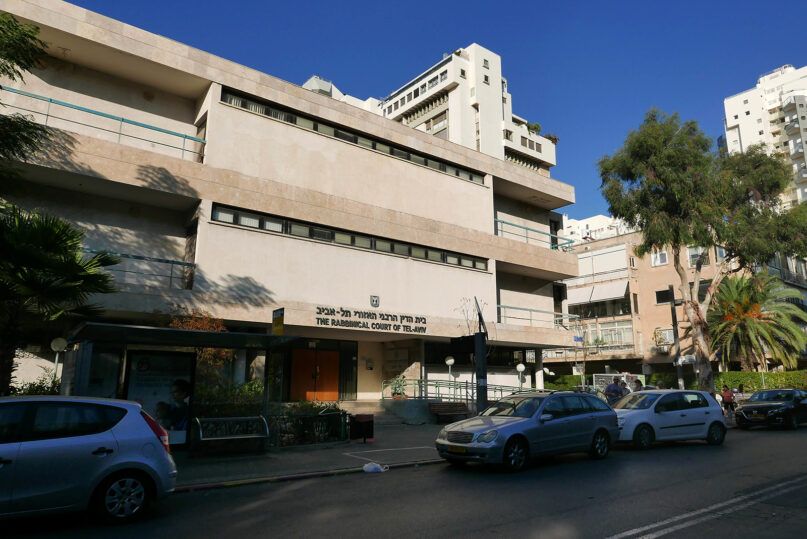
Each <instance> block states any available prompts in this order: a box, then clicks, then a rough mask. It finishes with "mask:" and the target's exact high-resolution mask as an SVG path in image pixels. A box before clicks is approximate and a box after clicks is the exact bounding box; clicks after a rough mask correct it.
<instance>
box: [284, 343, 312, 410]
mask: <svg viewBox="0 0 807 539" xmlns="http://www.w3.org/2000/svg"><path fill="white" fill-rule="evenodd" d="M315 376H316V354H315V352H314V350H293V351H292V353H291V388H290V390H289V400H292V401H310V400H315V398H316V377H315Z"/></svg>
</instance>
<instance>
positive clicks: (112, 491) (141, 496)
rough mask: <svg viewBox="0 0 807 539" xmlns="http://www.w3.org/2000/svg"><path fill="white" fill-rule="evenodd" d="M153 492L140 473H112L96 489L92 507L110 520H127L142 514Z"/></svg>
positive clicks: (121, 521)
mask: <svg viewBox="0 0 807 539" xmlns="http://www.w3.org/2000/svg"><path fill="white" fill-rule="evenodd" d="M152 498H153V494H152V492H151V486H150V484H149V482H148V481H147V480H146V479H145V478H144V477H143V475H142V474H139V473H136V472H124V473H119V474H115V475H112V476H110V477H108V478H106V479H104V481H103V482H102V483H101V485H100V487H99V488H98V490H97V491H96V496H95V500H94V506H95V507H94V509H95V511H96V512H97V513H99V514H100V515H101V516H102V517H103V518H104V519H105V520H107V521H110V522H120V523H123V522H129V521H131V520H135V519H137V518H140V517H141V516H143V514H144V513H146V511H147V510H148V508H149V505H151V501H152Z"/></svg>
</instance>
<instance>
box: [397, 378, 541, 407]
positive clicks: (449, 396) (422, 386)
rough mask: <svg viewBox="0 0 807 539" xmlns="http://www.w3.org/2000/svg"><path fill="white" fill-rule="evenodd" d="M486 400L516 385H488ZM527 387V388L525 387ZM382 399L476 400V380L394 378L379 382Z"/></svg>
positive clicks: (512, 390)
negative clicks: (452, 380)
mask: <svg viewBox="0 0 807 539" xmlns="http://www.w3.org/2000/svg"><path fill="white" fill-rule="evenodd" d="M487 388H488V400H489V401H494V400H499V399H501V398H502V397H505V396H507V395H510V394H511V393H516V392H517V391H519V388H518V387H516V386H502V385H488V386H487ZM527 389H529V388H527ZM381 398H382V399H396V398H400V399H440V400H443V401H458V402H474V401H476V382H468V381H464V382H451V381H449V380H408V379H401V378H394V379H392V380H384V381H383V382H381Z"/></svg>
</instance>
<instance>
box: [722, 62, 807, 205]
mask: <svg viewBox="0 0 807 539" xmlns="http://www.w3.org/2000/svg"><path fill="white" fill-rule="evenodd" d="M723 104H724V108H725V112H726V117H725V119H724V124H725V130H726V147H727V149H728V151H729V152H744V151H746V149H748V147H749V146H751V145H753V144H760V143H761V144H765V145H766V146H767V148H768V152H770V153H774V152H779V153H783V154H784V155H785V156H786V157H787V158H788V159H789V160H790V163H791V164H792V166H793V183H791V184H790V186H788V188H787V190H786V191H785V193H784V194H783V197H782V198H783V203H784V205H785V206H790V205H793V204H798V203H801V202H804V201H805V200H807V163H805V159H804V139H805V135H807V67H802V68H799V69H796V68H794V67H793V66H792V65H784V66H782V67H780V68H777V69H774V70H773V71H770V72H768V73H765V74H764V75H762V76H761V77H760V78H759V79H758V80H757V84H756V86H755V87H754V88H751V89H749V90H745V91H743V92H740V93H738V94H735V95H733V96H731V97H727V98H726V99H725V100H724V101H723Z"/></svg>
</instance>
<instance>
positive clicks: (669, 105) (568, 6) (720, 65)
mask: <svg viewBox="0 0 807 539" xmlns="http://www.w3.org/2000/svg"><path fill="white" fill-rule="evenodd" d="M73 3H75V4H77V5H80V6H82V7H85V8H87V9H91V10H93V11H97V12H99V13H102V14H104V15H107V16H109V17H112V18H115V19H118V20H121V21H124V22H126V23H129V24H132V25H134V26H137V27H139V28H143V29H145V30H148V31H150V32H154V33H157V34H160V35H163V36H166V37H169V38H171V39H175V40H177V41H180V42H182V43H186V44H188V45H191V46H194V47H197V48H199V49H202V50H204V51H207V52H210V53H213V54H216V55H219V56H222V57H224V58H226V59H228V60H232V61H235V62H238V63H240V64H244V65H247V66H249V67H252V68H255V69H258V70H260V71H263V72H265V73H268V74H270V75H273V76H275V77H279V78H281V79H284V80H287V81H289V82H293V83H295V84H302V83H303V82H304V81H305V80H306V79H307V78H308V77H309V76H310V75H313V74H317V75H320V76H321V77H323V78H325V79H328V80H332V81H333V82H334V84H336V86H337V87H338V88H339V89H340V90H342V91H343V92H345V93H347V94H350V95H353V96H356V97H360V98H366V97H370V96H372V97H382V96H384V95H387V94H388V93H389V92H391V91H392V90H394V89H396V88H398V87H399V86H401V85H402V84H404V83H405V82H407V81H408V80H409V79H411V78H412V77H414V76H415V75H417V74H419V73H420V72H421V71H423V70H425V69H426V68H427V67H429V66H430V65H431V64H433V63H436V62H437V61H438V60H440V59H441V58H442V55H443V53H444V52H450V51H453V50H455V49H457V48H460V47H464V46H466V45H469V44H471V43H474V42H476V43H479V44H480V45H482V46H484V47H486V48H488V49H490V50H492V51H494V52H496V53H498V54H499V55H501V57H502V65H503V67H502V70H503V74H504V76H505V77H506V78H507V80H508V89H509V90H510V93H511V94H512V96H513V112H515V113H516V114H518V115H519V116H521V117H524V118H526V119H528V120H529V121H537V122H539V123H540V124H541V125H542V126H543V129H544V131H545V132H552V133H555V134H557V135H558V136H559V137H560V142H559V144H558V154H557V155H558V165H557V166H556V167H554V168H553V169H552V177H554V178H556V179H558V180H561V181H563V182H567V183H570V184H572V185H574V186H575V189H576V193H577V203H576V204H575V205H573V206H569V207H567V208H563V209H561V210H559V211H562V212H566V213H568V214H569V215H570V216H571V217H573V218H577V219H580V218H584V217H589V216H591V215H595V214H597V213H606V214H607V213H608V207H607V204H606V203H605V200H604V199H603V198H602V196H601V195H600V192H599V185H600V178H599V175H598V174H597V166H596V163H597V160H598V159H599V158H601V157H602V156H603V155H605V154H610V153H612V152H613V151H614V150H616V149H617V148H619V147H620V146H621V144H622V142H623V141H624V139H625V135H626V134H627V132H628V131H629V130H630V129H633V128H635V127H637V126H638V125H639V123H640V122H641V120H642V117H643V115H644V113H645V112H646V111H647V109H648V108H650V107H652V106H655V107H658V108H660V109H662V110H663V111H666V112H676V111H677V112H679V113H680V114H681V117H682V118H683V119H694V120H697V121H698V122H699V123H700V125H701V128H702V129H703V130H704V131H705V132H706V133H707V134H709V135H710V136H712V137H713V138H715V137H717V136H718V135H720V134H722V133H723V123H722V122H723V120H722V119H723V99H724V98H725V97H728V96H729V95H732V94H735V93H737V92H740V91H742V90H746V89H748V88H751V87H753V86H754V85H755V84H756V80H757V77H758V76H759V75H761V74H762V73H764V72H766V71H769V70H771V69H774V68H776V67H779V66H781V65H783V64H793V65H794V66H796V67H802V66H804V65H805V64H807V47H805V46H804V35H803V34H802V33H800V32H799V30H798V29H797V27H795V26H793V23H794V22H795V21H796V20H800V19H803V17H804V15H805V13H807V3H806V2H805V1H804V0H801V1H777V2H775V3H770V4H765V3H761V2H758V1H757V2H751V1H743V0H736V1H704V0H701V1H697V2H693V1H685V0H678V1H673V2H671V1H666V2H658V1H653V0H650V1H647V0H645V1H619V0H611V1H608V2H605V1H603V2H591V1H582V2H565V1H560V2H504V1H490V0H487V1H465V2H453V1H434V0H432V1H428V2H421V1H416V0H410V1H408V2H394V3H393V2H379V1H375V2H363V1H362V2H349V1H347V2H335V1H329V2H319V1H317V2H314V1H300V0H298V1H296V2H295V1H290V2H283V1H278V0H275V1H270V2H267V1H265V0H263V1H260V0H231V1H229V2H221V1H216V2H214V1H212V0H195V1H194V2H176V1H166V0H160V1H156V0H137V1H123V0H113V1H110V0H74V2H73Z"/></svg>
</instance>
